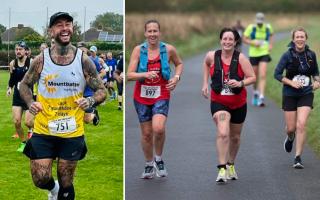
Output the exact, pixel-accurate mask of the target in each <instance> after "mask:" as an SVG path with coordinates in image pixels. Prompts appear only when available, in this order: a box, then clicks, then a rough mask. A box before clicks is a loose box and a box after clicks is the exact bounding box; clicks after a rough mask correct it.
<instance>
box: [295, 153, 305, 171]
mask: <svg viewBox="0 0 320 200" xmlns="http://www.w3.org/2000/svg"><path fill="white" fill-rule="evenodd" d="M292 167H293V168H295V169H303V168H304V166H303V164H302V161H301V157H300V156H296V157H295V158H294V164H293V166H292Z"/></svg>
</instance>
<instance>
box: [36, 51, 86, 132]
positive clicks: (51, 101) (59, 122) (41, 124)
mask: <svg viewBox="0 0 320 200" xmlns="http://www.w3.org/2000/svg"><path fill="white" fill-rule="evenodd" d="M43 56H44V60H43V69H42V72H41V74H40V79H39V85H38V95H37V101H38V102H40V103H41V104H42V107H43V110H42V111H41V112H40V113H38V114H37V115H36V117H35V121H34V132H35V133H38V134H44V135H53V136H58V137H63V138H71V137H78V136H81V135H83V134H84V127H83V117H84V111H83V110H82V109H81V108H79V107H78V105H77V104H76V103H75V100H77V99H79V98H81V97H83V91H84V88H85V85H86V81H85V78H84V74H83V70H82V62H81V60H82V51H81V50H80V49H77V51H76V55H75V58H74V60H73V61H72V62H71V64H69V65H58V64H55V63H54V62H53V61H52V59H51V57H50V55H49V48H46V49H45V50H44V52H43Z"/></svg>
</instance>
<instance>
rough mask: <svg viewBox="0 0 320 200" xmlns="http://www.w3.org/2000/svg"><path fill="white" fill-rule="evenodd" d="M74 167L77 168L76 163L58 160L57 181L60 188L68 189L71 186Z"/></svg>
mask: <svg viewBox="0 0 320 200" xmlns="http://www.w3.org/2000/svg"><path fill="white" fill-rule="evenodd" d="M76 166H77V161H70V160H63V159H59V162H58V179H59V184H60V186H62V187H68V186H71V185H72V182H73V177H74V172H75V170H76Z"/></svg>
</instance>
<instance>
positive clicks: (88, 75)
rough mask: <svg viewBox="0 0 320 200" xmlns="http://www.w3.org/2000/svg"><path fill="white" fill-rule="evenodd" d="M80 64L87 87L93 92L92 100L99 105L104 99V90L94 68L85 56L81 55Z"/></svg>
mask: <svg viewBox="0 0 320 200" xmlns="http://www.w3.org/2000/svg"><path fill="white" fill-rule="evenodd" d="M82 63H83V65H82V68H83V73H84V76H85V79H86V82H87V85H88V86H89V87H90V88H91V89H92V90H93V91H94V95H93V99H94V101H95V103H96V104H100V103H102V102H103V101H104V100H105V98H106V88H105V87H104V85H103V82H102V80H101V78H100V77H99V75H98V73H97V70H96V67H95V66H94V64H93V62H92V61H91V60H90V58H89V57H88V56H87V55H83V57H82Z"/></svg>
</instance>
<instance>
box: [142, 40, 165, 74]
mask: <svg viewBox="0 0 320 200" xmlns="http://www.w3.org/2000/svg"><path fill="white" fill-rule="evenodd" d="M159 48H160V62H161V74H162V77H163V78H164V79H165V80H169V79H170V72H171V70H170V64H169V60H168V52H167V48H166V44H165V43H163V42H160V44H159ZM147 71H148V43H147V42H144V43H143V44H142V45H141V47H140V61H139V64H138V69H137V72H139V73H140V72H147Z"/></svg>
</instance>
